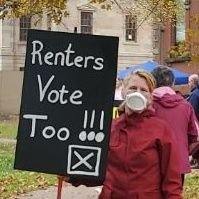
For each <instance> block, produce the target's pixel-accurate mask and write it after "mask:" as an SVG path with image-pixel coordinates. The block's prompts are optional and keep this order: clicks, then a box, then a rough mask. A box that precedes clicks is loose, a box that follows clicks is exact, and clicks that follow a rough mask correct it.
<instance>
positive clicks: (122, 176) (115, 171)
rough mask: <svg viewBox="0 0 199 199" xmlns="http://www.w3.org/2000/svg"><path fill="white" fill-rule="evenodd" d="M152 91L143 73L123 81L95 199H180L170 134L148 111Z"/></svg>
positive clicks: (151, 80)
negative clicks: (105, 161)
mask: <svg viewBox="0 0 199 199" xmlns="http://www.w3.org/2000/svg"><path fill="white" fill-rule="evenodd" d="M154 88H155V80H154V78H153V76H152V75H151V74H149V73H146V72H141V71H137V72H136V73H134V74H131V75H130V76H129V77H128V78H127V79H126V80H125V81H124V88H123V97H124V99H125V101H124V103H123V104H122V105H121V107H120V110H121V111H122V112H121V115H120V116H119V118H117V119H115V120H113V123H112V129H111V135H110V143H109V153H108V162H107V172H106V177H105V180H104V183H103V188H102V192H101V194H100V196H99V199H182V196H181V192H182V189H181V176H180V173H179V166H178V155H177V153H176V149H175V143H174V141H173V138H172V132H171V130H170V128H169V126H168V125H167V123H166V122H164V121H163V120H160V119H159V118H157V117H156V116H155V115H154V111H153V109H152V104H151V103H152V91H153V89H154ZM66 180H69V178H68V179H66ZM71 182H73V180H72V179H71ZM88 184H89V185H90V183H89V182H88ZM76 185H77V184H76Z"/></svg>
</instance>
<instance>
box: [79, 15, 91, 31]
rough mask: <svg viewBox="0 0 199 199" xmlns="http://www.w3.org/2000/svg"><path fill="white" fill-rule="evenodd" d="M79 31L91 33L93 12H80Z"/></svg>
mask: <svg viewBox="0 0 199 199" xmlns="http://www.w3.org/2000/svg"><path fill="white" fill-rule="evenodd" d="M81 33H85V34H92V33H93V13H92V12H81Z"/></svg>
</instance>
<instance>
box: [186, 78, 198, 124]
mask: <svg viewBox="0 0 199 199" xmlns="http://www.w3.org/2000/svg"><path fill="white" fill-rule="evenodd" d="M188 85H189V88H190V90H191V93H190V95H189V96H188V98H187V100H188V102H190V103H191V105H192V107H193V109H194V111H195V114H196V117H197V119H198V121H199V77H198V75H197V74H193V75H190V76H189V83H188Z"/></svg>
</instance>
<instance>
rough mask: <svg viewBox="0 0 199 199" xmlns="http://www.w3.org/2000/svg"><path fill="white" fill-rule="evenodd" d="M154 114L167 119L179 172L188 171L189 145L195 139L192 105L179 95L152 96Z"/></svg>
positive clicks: (194, 118)
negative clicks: (176, 151)
mask: <svg viewBox="0 0 199 199" xmlns="http://www.w3.org/2000/svg"><path fill="white" fill-rule="evenodd" d="M154 108H155V110H156V115H157V116H158V117H159V118H161V119H164V120H165V121H167V122H168V123H169V125H170V127H171V128H172V130H173V133H174V135H173V136H174V137H175V139H176V141H177V147H178V153H179V157H180V172H181V173H182V174H184V173H188V172H190V171H191V170H190V163H189V145H190V144H191V143H193V142H196V140H197V135H198V133H197V129H196V126H195V122H196V116H195V114H194V110H193V108H192V106H191V105H190V104H189V103H188V102H187V101H186V100H185V99H184V98H183V97H181V96H180V95H177V94H173V95H170V94H165V95H163V96H160V97H158V96H157V95H156V96H154Z"/></svg>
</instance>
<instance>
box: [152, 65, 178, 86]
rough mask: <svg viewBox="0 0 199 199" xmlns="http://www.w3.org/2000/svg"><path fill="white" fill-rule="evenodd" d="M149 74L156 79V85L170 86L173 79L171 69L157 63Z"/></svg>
mask: <svg viewBox="0 0 199 199" xmlns="http://www.w3.org/2000/svg"><path fill="white" fill-rule="evenodd" d="M151 74H152V75H153V76H154V78H155V80H156V87H157V88H158V87H162V86H169V87H172V86H173V84H174V81H175V77H174V74H173V72H172V70H171V69H170V68H169V67H167V66H163V65H159V66H158V67H156V68H155V69H153V71H152V72H151Z"/></svg>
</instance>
